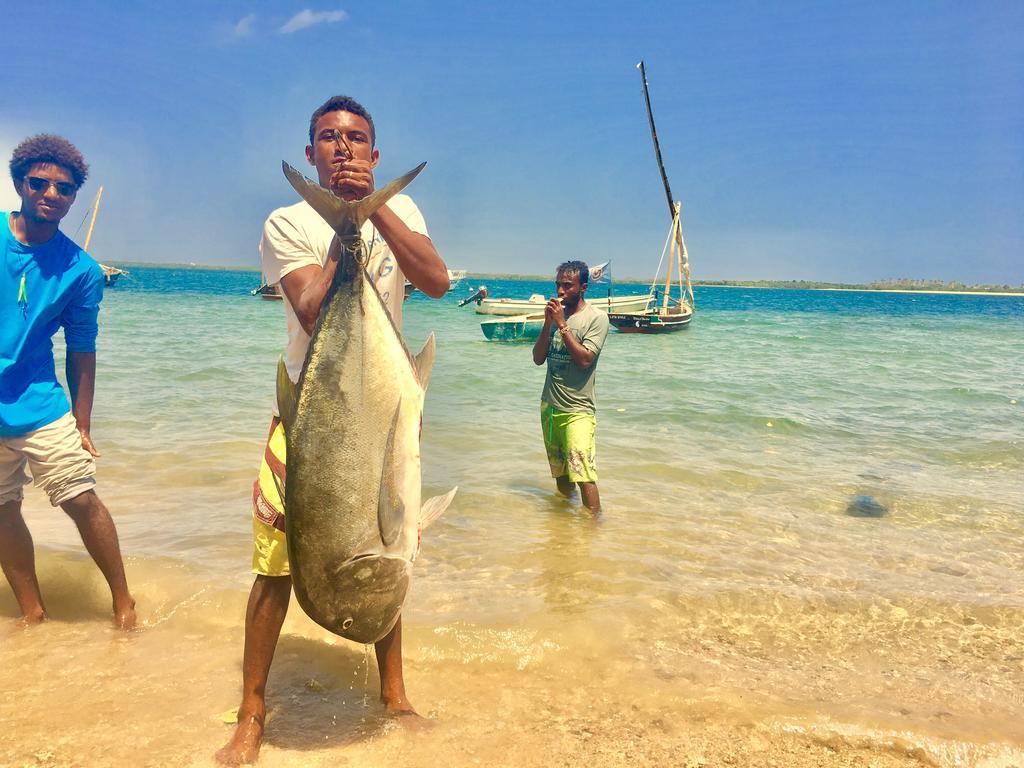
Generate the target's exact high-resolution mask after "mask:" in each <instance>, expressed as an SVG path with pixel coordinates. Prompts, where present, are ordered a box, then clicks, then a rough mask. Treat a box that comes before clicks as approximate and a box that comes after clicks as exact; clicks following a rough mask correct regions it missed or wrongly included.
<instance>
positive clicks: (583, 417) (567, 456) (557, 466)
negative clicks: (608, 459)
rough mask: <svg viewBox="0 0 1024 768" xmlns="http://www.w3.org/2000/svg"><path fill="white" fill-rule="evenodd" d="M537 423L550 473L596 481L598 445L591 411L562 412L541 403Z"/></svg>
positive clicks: (573, 478)
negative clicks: (538, 423) (542, 435)
mask: <svg viewBox="0 0 1024 768" xmlns="http://www.w3.org/2000/svg"><path fill="white" fill-rule="evenodd" d="M540 426H541V430H542V431H543V433H544V448H545V450H546V451H547V454H548V464H550V465H551V476H552V477H562V476H563V475H565V476H568V478H569V480H570V482H573V483H596V482H597V448H596V445H595V443H594V432H595V431H596V430H597V419H596V418H595V416H594V414H592V413H565V412H564V411H559V410H556V409H554V408H552V407H551V406H550V405H548V404H547V403H545V402H544V401H543V400H542V401H541V403H540Z"/></svg>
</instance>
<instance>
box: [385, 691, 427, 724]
mask: <svg viewBox="0 0 1024 768" xmlns="http://www.w3.org/2000/svg"><path fill="white" fill-rule="evenodd" d="M380 700H381V703H382V704H383V705H384V714H385V715H386V716H387V717H388V719H389V720H393V721H394V722H395V723H397V724H399V725H401V726H402V727H403V728H408V729H409V730H413V731H420V730H425V729H427V728H433V727H434V721H433V720H429V719H428V718H425V717H423V716H422V715H420V713H419V712H417V711H416V710H415V709H413V707H412V703H411V702H410V701H409V700H408V699H407V698H405V697H404V696H402V697H399V698H396V699H390V700H389V699H386V698H384V697H383V696H381V698H380Z"/></svg>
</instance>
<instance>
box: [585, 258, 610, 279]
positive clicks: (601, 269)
mask: <svg viewBox="0 0 1024 768" xmlns="http://www.w3.org/2000/svg"><path fill="white" fill-rule="evenodd" d="M611 281H612V270H611V261H606V262H605V263H604V264H598V265H597V266H596V267H591V268H590V282H592V283H610V282H611Z"/></svg>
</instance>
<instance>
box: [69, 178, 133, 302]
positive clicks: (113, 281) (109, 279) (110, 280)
mask: <svg viewBox="0 0 1024 768" xmlns="http://www.w3.org/2000/svg"><path fill="white" fill-rule="evenodd" d="M102 197H103V186H102V185H101V186H100V188H99V189H98V190H97V191H96V199H95V200H94V201H93V204H92V218H91V219H90V220H89V231H88V232H86V234H85V245H83V246H82V250H83V251H85V252H86V253H89V243H90V242H91V241H92V231H93V228H95V226H96V215H97V214H98V213H99V212H100V198H102ZM86 215H89V214H86ZM79 228H81V224H80V225H79ZM90 255H91V254H90ZM97 263H98V264H99V265H100V269H102V270H103V284H104V285H105V286H106V287H107V288H113V287H114V286H115V285H117V280H118V278H119V277H121V275H127V274H128V270H127V269H118V268H117V267H111V266H110V265H109V264H103V263H101V262H97Z"/></svg>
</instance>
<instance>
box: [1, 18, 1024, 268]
mask: <svg viewBox="0 0 1024 768" xmlns="http://www.w3.org/2000/svg"><path fill="white" fill-rule="evenodd" d="M334 3H335V0H329V2H327V3H326V4H320V5H309V4H308V0H300V1H299V2H264V3H251V2H237V1H231V0H228V1H226V2H218V3H202V2H183V3H177V4H173V3H152V2H138V3H131V4H127V3H125V4H122V3H117V4H115V3H109V4H98V3H71V2H55V3H49V4H41V3H40V4H31V5H29V4H24V3H13V2H8V1H7V0H2V6H3V7H2V8H0V11H2V13H3V17H4V18H5V19H6V22H7V25H8V29H7V33H6V35H5V38H6V40H7V43H8V47H7V51H8V53H7V55H6V56H5V67H4V75H5V77H4V81H5V84H6V86H7V87H6V98H5V103H4V107H3V109H2V110H0V152H2V153H3V155H4V157H5V158H8V157H9V156H10V151H11V149H12V148H13V147H14V145H15V144H16V143H17V142H18V141H19V140H20V139H22V138H23V137H25V136H27V135H30V134H33V133H38V132H43V131H49V132H57V133H61V134H63V135H66V136H67V137H68V138H70V139H71V140H72V141H74V142H75V143H76V144H78V145H79V147H80V148H81V149H82V150H83V152H84V153H85V154H86V157H87V159H88V160H89V162H90V164H91V166H92V176H91V178H90V180H89V182H88V183H87V186H86V187H85V188H84V189H83V190H82V192H81V194H80V197H79V202H78V203H77V204H76V206H75V208H73V209H72V212H71V214H69V216H68V218H67V219H66V225H65V229H66V230H67V231H68V232H69V234H74V232H75V230H76V229H77V227H78V224H79V221H80V220H81V218H82V217H83V216H84V214H85V210H86V208H87V207H88V205H89V201H90V200H91V198H92V197H93V195H94V194H95V190H96V187H97V185H99V184H103V185H104V187H105V191H104V199H103V206H102V210H101V213H100V219H99V222H98V224H97V229H96V233H95V235H94V238H93V243H92V247H91V250H92V252H93V253H94V255H95V256H96V257H97V258H99V259H101V260H111V261H148V262H196V263H204V264H231V265H253V266H255V265H257V263H258V256H257V244H258V242H259V235H260V229H261V226H262V222H263V220H264V219H265V217H266V215H267V213H269V211H270V210H272V209H273V208H275V207H277V206H280V205H286V204H290V203H291V202H293V201H294V199H295V197H294V193H293V192H292V191H291V189H290V187H289V186H288V185H287V183H286V181H285V180H284V178H283V176H282V174H281V171H280V161H281V160H282V159H284V160H288V161H289V162H291V163H292V164H293V165H296V166H299V164H300V163H303V162H304V158H303V148H304V146H305V143H306V130H307V125H308V120H309V114H310V112H312V110H313V109H314V108H315V107H316V106H318V105H319V104H320V103H321V102H322V101H324V100H325V99H326V98H327V97H328V96H330V95H333V94H336V93H347V94H350V95H352V96H355V97H356V98H358V99H359V100H361V101H362V102H363V103H364V104H365V105H366V106H367V107H368V108H369V109H370V111H371V112H372V113H373V115H374V118H375V120H376V123H377V135H378V146H379V148H380V150H381V165H380V167H379V169H378V174H377V178H378V183H382V182H383V181H386V180H388V179H390V178H392V177H394V176H397V175H398V174H400V173H402V172H404V171H405V170H407V169H409V168H411V167H413V166H414V165H416V164H417V163H419V162H420V161H422V160H426V161H427V162H428V166H427V169H426V171H425V172H424V174H422V175H421V176H420V178H419V179H417V180H416V182H415V183H414V185H413V186H411V187H410V188H409V193H410V194H411V195H412V196H413V197H414V198H415V199H416V201H417V203H418V204H419V205H420V207H421V209H422V210H423V211H424V214H425V216H426V218H427V224H428V226H429V228H430V230H431V234H432V236H433V238H434V241H435V243H436V244H437V246H438V249H439V251H440V252H441V254H442V256H444V258H445V260H446V261H447V262H448V264H449V266H451V267H463V268H468V269H470V270H473V271H485V272H513V273H531V274H546V273H549V272H550V271H551V270H552V267H553V266H554V265H555V264H557V263H558V262H560V261H563V260H565V259H567V258H583V259H584V260H586V261H589V262H592V263H597V262H601V261H604V260H606V259H612V269H613V273H614V275H615V276H617V277H627V276H633V277H649V276H650V275H651V273H652V272H653V270H654V268H655V266H656V265H657V261H658V257H659V256H660V254H661V248H662V244H663V242H664V239H665V236H666V233H667V231H668V224H669V222H668V214H667V210H666V204H665V200H664V193H663V191H662V188H661V182H660V178H659V176H658V171H657V167H656V165H655V162H654V155H653V151H652V148H651V142H650V137H649V134H648V130H647V124H646V116H645V113H644V106H643V95H642V91H641V88H640V79H639V73H638V72H637V70H636V69H635V64H636V62H637V61H639V60H640V59H641V58H643V59H644V60H645V61H646V64H647V70H648V78H649V80H650V84H651V95H652V99H653V102H654V109H655V117H656V119H657V122H658V132H659V136H660V138H661V142H662V151H663V153H664V156H665V162H666V165H667V168H668V173H669V178H670V180H671V182H672V187H673V192H674V194H675V196H676V197H677V198H679V199H682V200H683V204H684V208H683V226H684V230H685V232H686V237H687V245H688V247H689V250H690V256H691V262H692V266H693V271H694V276H695V277H697V278H705V279H810V280H829V281H851V282H863V281H869V280H874V279H883V278H896V277H928V278H939V279H943V280H950V279H961V280H965V281H967V282H986V283H1011V284H1014V285H1019V284H1021V283H1022V282H1024V215H1022V214H1024V35H1022V34H1021V30H1022V29H1024V4H1022V3H1020V2H984V3H967V2H963V3H946V2H928V3H924V2H920V3H919V2H895V3H894V2H861V3H843V2H834V3H833V2H776V3H767V2H731V3H730V2H721V3H690V2H671V3H669V2H665V3H642V2H635V3H599V2H598V3H595V2H590V3H582V2H561V3H550V2H544V3H541V2H533V1H532V0H526V1H525V2H516V3H506V4H501V5H491V4H487V3H480V4H475V5H473V4H446V3H440V2H394V3H389V2H377V3H362V4H359V5H346V4H344V3H342V4H334ZM11 25H18V26H19V28H21V29H23V30H24V31H25V32H24V35H20V34H15V33H14V32H13V30H12V26H11ZM16 202H17V198H16V197H15V196H14V194H13V191H12V189H11V186H10V185H9V184H8V185H4V186H3V188H2V189H0V208H3V209H7V208H10V207H11V206H12V205H16Z"/></svg>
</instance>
